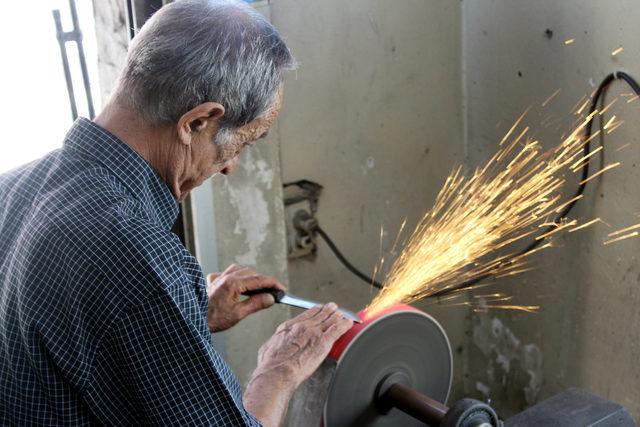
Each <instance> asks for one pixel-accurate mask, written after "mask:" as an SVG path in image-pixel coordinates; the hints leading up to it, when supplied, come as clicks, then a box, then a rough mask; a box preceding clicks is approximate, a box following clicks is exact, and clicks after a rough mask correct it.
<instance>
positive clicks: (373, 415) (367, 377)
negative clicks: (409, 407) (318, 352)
mask: <svg viewBox="0 0 640 427" xmlns="http://www.w3.org/2000/svg"><path fill="white" fill-rule="evenodd" d="M359 314H360V317H361V318H363V319H366V320H365V321H364V322H363V323H362V324H356V325H354V327H353V328H352V329H351V330H350V331H349V332H347V333H346V334H345V335H344V336H343V337H341V338H340V339H339V340H338V341H337V342H336V344H335V345H334V347H333V349H332V351H331V353H330V355H329V356H330V357H331V358H333V359H335V360H336V361H337V366H336V370H335V373H334V376H333V379H332V380H331V385H330V388H329V394H328V397H327V400H326V403H325V407H324V426H325V427H351V426H363V427H366V426H423V425H424V424H423V423H421V422H420V421H418V420H416V419H414V418H412V417H410V416H409V415H407V414H405V413H403V412H401V411H399V410H398V409H395V408H393V409H391V410H390V411H388V412H387V413H385V412H386V411H385V410H381V408H380V407H379V405H378V403H377V402H376V401H377V399H376V396H377V395H378V394H379V389H380V386H381V385H382V384H384V383H385V379H386V378H387V379H388V378H389V377H390V376H391V375H393V378H394V380H395V379H398V380H399V381H400V382H402V383H404V385H407V386H409V387H411V388H412V389H414V390H416V391H418V392H420V393H423V394H425V395H427V396H429V397H431V398H432V399H435V400H437V401H439V402H442V403H445V402H446V400H447V397H448V395H449V389H450V388H451V379H452V376H453V366H452V364H453V363H452V357H451V347H450V345H449V340H448V339H447V336H446V334H445V332H444V330H443V329H442V327H441V326H440V324H439V323H438V322H437V321H436V320H435V319H433V318H432V317H431V316H429V315H428V314H426V313H423V312H421V311H419V310H417V309H415V308H413V307H410V306H407V305H396V306H393V307H391V308H389V309H387V310H384V311H383V312H381V313H378V314H376V315H375V316H372V317H370V318H368V317H367V313H366V312H360V313H359Z"/></svg>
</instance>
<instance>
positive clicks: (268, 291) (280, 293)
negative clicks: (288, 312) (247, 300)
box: [242, 288, 285, 302]
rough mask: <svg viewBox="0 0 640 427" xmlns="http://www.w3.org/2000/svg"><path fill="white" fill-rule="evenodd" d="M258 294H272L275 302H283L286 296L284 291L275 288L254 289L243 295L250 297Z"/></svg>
mask: <svg viewBox="0 0 640 427" xmlns="http://www.w3.org/2000/svg"><path fill="white" fill-rule="evenodd" d="M258 294H271V296H272V297H273V299H274V300H275V302H280V301H282V298H283V297H284V296H285V292H284V291H281V290H280V289H273V288H260V289H252V290H250V291H245V292H243V293H242V295H244V296H246V297H250V296H253V295H258Z"/></svg>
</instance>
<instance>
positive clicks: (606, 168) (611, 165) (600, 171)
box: [580, 162, 620, 185]
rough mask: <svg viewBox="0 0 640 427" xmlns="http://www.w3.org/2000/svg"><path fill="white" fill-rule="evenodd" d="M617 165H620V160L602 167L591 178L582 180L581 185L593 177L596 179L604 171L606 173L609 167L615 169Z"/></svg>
mask: <svg viewBox="0 0 640 427" xmlns="http://www.w3.org/2000/svg"><path fill="white" fill-rule="evenodd" d="M617 166H620V162H616V163H612V164H610V165H608V166H606V167H604V168H602V169H600V170H599V171H598V172H596V173H594V174H593V175H591V176H590V177H589V178H587V179H583V180H582V181H580V185H582V184H586V183H587V182H589V181H591V180H592V179H594V178H595V177H597V176H600V175H602V174H603V173H605V172H606V171H608V170H609V169H613V168H615V167H617Z"/></svg>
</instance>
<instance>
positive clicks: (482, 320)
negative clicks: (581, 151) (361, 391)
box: [463, 0, 640, 417]
mask: <svg viewBox="0 0 640 427" xmlns="http://www.w3.org/2000/svg"><path fill="white" fill-rule="evenodd" d="M638 16H640V3H639V2H637V1H633V0H612V1H599V0H589V1H586V0H563V1H557V0H538V1H530V0H465V1H464V5H463V17H464V24H463V25H464V31H463V32H464V49H463V58H464V75H465V79H464V82H465V86H466V93H465V100H464V102H465V109H466V111H467V116H466V119H467V128H468V130H467V133H466V138H467V141H468V146H469V157H468V164H469V166H475V165H478V164H481V162H483V161H484V160H486V159H487V157H488V156H490V155H491V154H493V153H494V151H495V149H496V144H497V142H498V141H499V138H500V137H501V136H502V134H503V133H504V132H505V126H506V124H507V123H511V122H513V121H514V120H515V118H516V117H517V116H518V115H519V114H520V113H521V112H522V111H524V110H525V109H526V108H527V107H529V106H533V107H534V108H533V110H532V113H531V114H530V115H529V119H528V124H531V125H533V126H537V129H536V132H537V135H539V136H540V137H541V138H542V139H543V141H544V142H545V144H546V145H547V146H550V145H551V144H554V143H557V142H558V141H559V137H560V133H561V132H559V131H556V130H553V129H544V128H541V126H539V123H540V122H541V121H542V120H543V119H544V117H546V115H548V114H555V115H556V116H557V117H560V118H562V119H563V120H562V122H563V125H562V126H561V127H562V128H563V129H566V128H567V127H568V125H569V124H570V123H571V122H572V121H573V118H571V116H570V115H569V113H568V112H569V110H570V109H571V108H572V106H573V105H574V104H575V103H576V102H577V100H578V99H579V98H580V97H581V96H583V94H585V93H590V92H591V91H592V90H593V87H592V84H596V85H597V84H598V83H599V82H600V81H601V80H602V79H603V78H604V77H605V75H606V74H607V73H609V72H611V71H613V70H616V69H622V70H629V72H630V73H631V74H632V75H635V77H636V78H640V50H639V48H638V40H640V27H638V25H637V17H638ZM547 29H550V30H552V31H553V36H552V37H551V38H548V37H546V36H545V31H546V30H547ZM569 38H575V43H574V44H572V45H565V44H564V40H567V39H569ZM618 46H623V47H624V52H623V53H621V54H620V55H618V56H616V57H612V56H611V54H610V53H611V52H612V51H613V50H614V49H615V48H617V47H618ZM518 73H520V74H521V76H520V75H519V74H518ZM558 88H561V90H562V91H561V93H560V95H559V96H558V97H557V98H556V99H555V100H554V101H553V102H552V103H551V104H550V105H549V106H548V107H547V108H546V109H540V108H538V107H539V106H540V104H541V103H542V102H543V101H544V100H545V98H546V97H548V96H549V95H551V93H553V92H554V91H555V90H556V89H558ZM620 92H630V90H629V89H628V87H626V86H625V85H623V84H621V83H618V84H616V85H615V86H614V87H613V88H612V89H611V91H610V96H609V99H612V97H613V96H614V95H615V94H619V93H620ZM612 113H613V114H616V115H617V116H618V117H620V118H622V119H623V120H625V121H626V123H625V125H624V126H623V127H622V128H620V130H618V131H616V132H615V133H614V134H612V135H610V136H608V137H607V139H606V147H605V160H606V162H607V163H609V162H615V161H622V163H623V165H622V167H621V168H619V169H617V170H614V171H612V172H611V173H607V174H605V175H604V177H603V179H601V180H597V181H594V182H593V183H592V184H591V185H590V186H589V188H588V189H587V196H586V199H585V200H584V201H582V202H580V203H579V205H578V207H577V208H576V209H575V210H574V213H573V215H574V217H579V218H583V219H590V218H593V217H602V219H604V220H605V221H606V222H608V223H609V224H611V226H612V227H613V229H618V228H622V227H624V226H627V225H632V224H635V223H637V222H638V212H639V211H640V197H638V192H637V185H636V183H637V182H638V178H639V175H638V168H637V167H636V164H637V162H638V161H640V147H639V146H638V144H637V142H638V141H637V139H638V133H639V131H640V126H639V125H638V123H640V103H638V102H636V103H634V104H626V103H624V101H623V102H622V103H621V105H620V108H617V109H614V111H612ZM499 121H503V123H504V124H503V125H502V126H501V127H500V128H498V129H496V123H498V122H499ZM626 143H631V147H629V148H626V149H624V150H623V151H621V152H616V151H615V150H616V148H617V147H620V146H622V145H624V144H626ZM571 181H572V185H575V183H577V180H576V179H575V178H574V179H572V180H571ZM569 190H570V191H574V188H573V187H572V188H570V189H569ZM567 194H569V193H567ZM607 231H611V230H608V229H607V228H606V227H604V226H599V227H595V228H593V229H590V230H585V231H584V232H582V233H576V234H575V235H570V236H568V237H567V238H566V239H563V240H562V241H561V244H562V247H561V248H557V249H553V250H550V251H549V252H547V253H544V254H541V255H540V256H539V257H537V258H536V259H535V265H536V267H537V269H536V271H533V272H529V273H525V274H524V275H522V276H520V277H518V278H517V279H515V280H513V281H502V282H499V283H500V285H499V286H498V287H496V288H495V289H500V290H505V291H507V292H509V293H511V294H513V295H515V296H516V297H517V301H518V302H520V303H523V304H540V305H541V306H542V310H541V312H540V313H539V314H533V315H532V314H518V313H491V314H490V315H482V316H477V315H474V319H473V327H474V332H475V337H474V338H472V344H471V345H470V349H471V350H472V352H471V354H470V355H469V363H470V369H469V375H470V378H469V381H470V385H471V389H470V392H471V393H472V394H473V395H475V396H477V397H482V396H485V395H486V393H487V391H488V396H489V397H491V399H492V401H493V403H494V404H495V406H496V407H497V408H498V409H500V410H501V412H502V413H503V414H508V413H512V412H514V411H517V410H520V409H522V408H523V407H525V406H526V405H528V404H531V403H533V402H534V401H536V400H539V399H541V398H545V397H547V396H549V395H551V394H554V393H557V392H560V391H562V390H563V389H565V388H567V387H571V386H577V387H581V388H584V389H586V390H588V391H590V392H592V393H594V394H597V395H600V396H602V397H605V398H608V399H611V400H614V401H616V402H619V403H621V404H624V405H626V406H627V407H628V408H629V409H630V410H631V411H632V412H633V413H634V415H635V417H638V416H640V387H638V385H639V384H640V363H638V361H639V360H640V309H638V307H639V306H640V266H639V265H638V260H637V254H638V249H640V240H638V239H636V240H629V241H626V242H622V243H620V244H616V245H612V246H607V247H605V246H603V244H602V241H603V238H604V237H605V236H606V233H607ZM505 361H509V362H510V363H509V364H508V365H507V364H506V363H505ZM476 382H477V383H476ZM476 385H477V387H476ZM481 390H482V391H484V393H483V392H481ZM538 390H539V392H537V393H536V391H538Z"/></svg>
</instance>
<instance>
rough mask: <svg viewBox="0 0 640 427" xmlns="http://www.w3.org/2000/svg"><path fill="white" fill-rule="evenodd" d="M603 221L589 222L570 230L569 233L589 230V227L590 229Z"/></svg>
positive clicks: (597, 219)
mask: <svg viewBox="0 0 640 427" xmlns="http://www.w3.org/2000/svg"><path fill="white" fill-rule="evenodd" d="M601 221H602V220H601V219H600V218H596V219H592V220H591V221H589V222H585V223H584V224H582V225H579V226H577V227H575V228H572V229H571V230H569V233H573V232H576V231H578V230H582V229H583V228H587V227H589V226H590V225H593V224H595V223H597V222H601Z"/></svg>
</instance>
